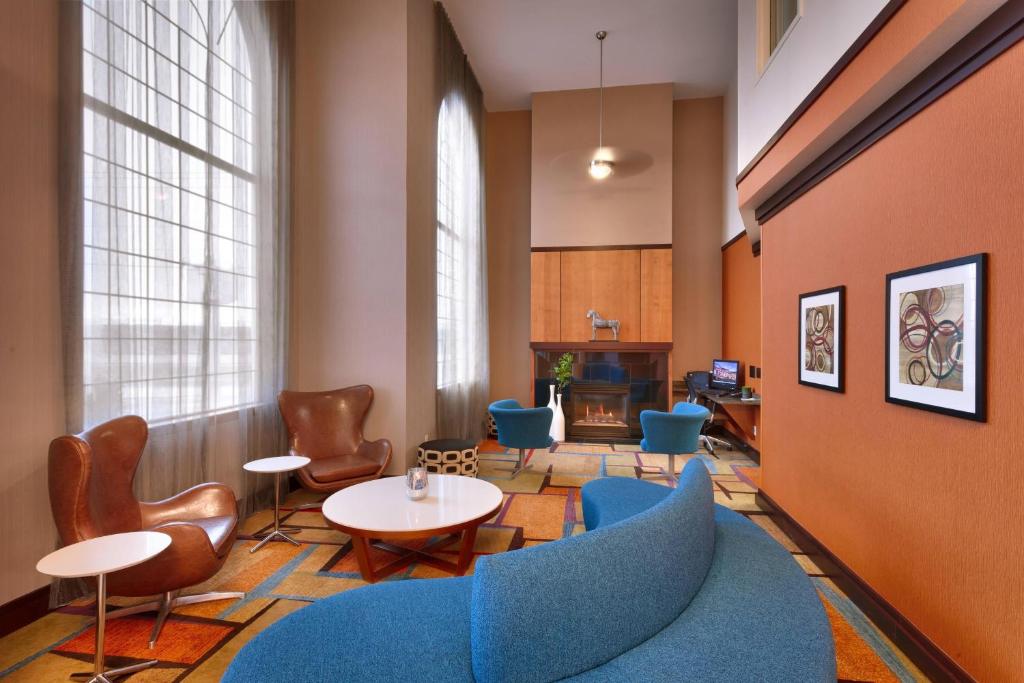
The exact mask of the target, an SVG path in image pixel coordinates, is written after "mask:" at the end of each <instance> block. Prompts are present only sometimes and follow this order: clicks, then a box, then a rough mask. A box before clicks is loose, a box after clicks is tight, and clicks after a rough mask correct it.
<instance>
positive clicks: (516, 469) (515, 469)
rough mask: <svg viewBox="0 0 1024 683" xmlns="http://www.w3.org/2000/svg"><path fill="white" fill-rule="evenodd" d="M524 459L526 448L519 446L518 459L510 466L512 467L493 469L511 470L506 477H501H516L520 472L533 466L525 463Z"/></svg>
mask: <svg viewBox="0 0 1024 683" xmlns="http://www.w3.org/2000/svg"><path fill="white" fill-rule="evenodd" d="M525 461H526V449H525V448H520V449H519V460H517V461H516V464H515V465H514V466H512V467H495V468H494V469H496V470H500V471H502V472H511V473H512V474H510V475H509V476H508V477H501V479H515V478H516V477H518V476H519V475H520V474H522V473H523V472H525V471H526V470H528V469H532V468H533V465H527V464H525Z"/></svg>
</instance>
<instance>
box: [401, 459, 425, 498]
mask: <svg viewBox="0 0 1024 683" xmlns="http://www.w3.org/2000/svg"><path fill="white" fill-rule="evenodd" d="M429 485H430V480H429V479H428V478H427V468H426V467H410V468H409V471H408V472H406V474H405V495H406V496H407V497H408V498H409V500H422V499H424V498H426V497H427V490H428V487H429Z"/></svg>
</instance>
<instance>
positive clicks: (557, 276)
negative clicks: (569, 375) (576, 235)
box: [530, 251, 562, 342]
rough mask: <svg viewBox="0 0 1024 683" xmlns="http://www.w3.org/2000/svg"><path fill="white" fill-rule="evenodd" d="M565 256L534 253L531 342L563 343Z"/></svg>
mask: <svg viewBox="0 0 1024 683" xmlns="http://www.w3.org/2000/svg"><path fill="white" fill-rule="evenodd" d="M561 257H562V255H561V253H559V252H557V251H535V252H533V253H531V254H530V341H538V342H557V341H561V340H562V339H561V332H560V330H559V325H560V323H561V301H562V294H561Z"/></svg>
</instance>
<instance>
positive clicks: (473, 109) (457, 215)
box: [437, 4, 489, 440]
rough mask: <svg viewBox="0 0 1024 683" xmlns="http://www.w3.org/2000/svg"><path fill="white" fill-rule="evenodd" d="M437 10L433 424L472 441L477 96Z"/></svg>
mask: <svg viewBox="0 0 1024 683" xmlns="http://www.w3.org/2000/svg"><path fill="white" fill-rule="evenodd" d="M437 8H438V9H437V12H438V18H439V19H438V23H439V34H440V41H439V42H440V46H441V47H440V49H441V59H440V63H441V68H442V78H441V82H442V88H441V92H442V100H441V103H440V108H439V112H438V119H437V422H438V432H439V433H440V434H441V435H442V436H446V437H460V438H464V439H471V440H477V439H480V438H482V437H483V435H484V433H485V428H484V422H485V419H486V410H487V397H488V391H489V386H488V384H489V382H488V379H489V368H488V338H487V247H486V240H485V231H484V192H483V160H482V155H481V150H480V144H481V138H482V130H481V125H482V121H483V117H482V112H483V95H482V93H481V91H480V87H479V85H478V84H477V81H476V78H475V77H474V75H473V72H472V70H471V69H470V67H469V63H468V61H467V59H466V55H465V53H464V52H463V51H462V47H461V46H460V45H459V41H458V38H457V37H456V36H455V32H454V30H453V29H452V27H451V23H450V22H449V21H448V17H447V15H445V13H444V9H443V8H441V5H440V4H438V5H437Z"/></svg>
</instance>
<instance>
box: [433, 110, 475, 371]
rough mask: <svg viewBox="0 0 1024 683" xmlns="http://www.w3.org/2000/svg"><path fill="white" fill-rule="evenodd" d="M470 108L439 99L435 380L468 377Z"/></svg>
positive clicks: (471, 227) (470, 228) (470, 227)
mask: <svg viewBox="0 0 1024 683" xmlns="http://www.w3.org/2000/svg"><path fill="white" fill-rule="evenodd" d="M468 127H469V121H468V112H467V111H466V108H465V106H464V105H463V104H462V101H461V100H460V99H459V98H457V97H447V98H445V100H444V102H442V103H441V110H440V113H439V114H438V118H437V386H438V388H439V389H440V388H444V387H447V386H451V385H455V384H458V383H460V382H464V381H466V380H468V379H469V376H468V374H469V368H470V364H469V358H468V354H469V353H470V351H471V350H470V349H469V348H466V345H465V344H460V343H459V335H460V333H461V330H462V328H463V327H464V326H465V325H466V324H467V321H466V320H465V315H464V313H465V309H466V306H465V296H466V293H467V289H468V286H469V283H468V282H466V281H465V277H464V275H465V269H464V259H463V256H464V252H465V248H466V243H467V241H468V240H469V239H470V231H471V230H474V229H476V230H479V226H473V225H470V221H469V220H467V219H468V216H467V213H466V212H465V211H462V210H461V207H462V206H463V205H464V204H465V202H466V199H467V198H466V176H467V172H466V169H465V165H466V149H465V145H467V144H469V141H467V140H466V138H465V135H466V131H467V130H468Z"/></svg>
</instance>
